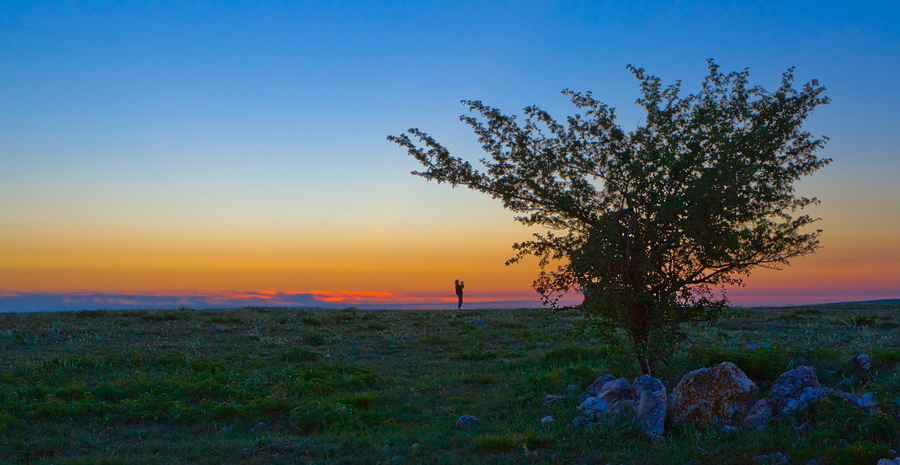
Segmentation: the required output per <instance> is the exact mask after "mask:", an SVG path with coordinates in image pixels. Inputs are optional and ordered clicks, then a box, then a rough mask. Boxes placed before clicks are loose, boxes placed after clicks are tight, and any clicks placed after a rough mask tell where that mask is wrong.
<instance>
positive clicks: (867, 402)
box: [856, 392, 879, 414]
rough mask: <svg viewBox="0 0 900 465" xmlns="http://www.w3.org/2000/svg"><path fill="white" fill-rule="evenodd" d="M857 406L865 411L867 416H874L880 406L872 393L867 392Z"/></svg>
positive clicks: (857, 402)
mask: <svg viewBox="0 0 900 465" xmlns="http://www.w3.org/2000/svg"><path fill="white" fill-rule="evenodd" d="M856 405H858V406H860V408H863V409H865V410H866V413H867V414H872V413H873V412H874V411H875V409H877V408H878V405H879V404H878V400H877V399H875V396H874V395H873V394H872V393H871V392H867V393H865V394H863V396H862V397H860V398H859V399H858V400H857V401H856Z"/></svg>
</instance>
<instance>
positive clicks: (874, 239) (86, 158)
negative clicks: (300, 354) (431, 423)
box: [0, 1, 900, 311]
mask: <svg viewBox="0 0 900 465" xmlns="http://www.w3.org/2000/svg"><path fill="white" fill-rule="evenodd" d="M897 18H900V4H898V3H897V2H891V1H884V2H867V1H861V2H829V1H816V2H811V1H809V2H806V1H796V2H782V1H778V2H775V1H770V2H766V1H762V2H761V1H753V2H693V1H681V2H677V1H676V2H614V1H598V2H574V1H573V2H526V1H521V2H502V1H498V2H398V1H378V2H351V1H346V2H340V1H335V2H310V1H306V2H293V1H283V2H282V1H280V2H271V3H270V2H255V1H248V2H221V1H213V2H177V1H166V2H154V1H147V2H121V3H120V2H102V1H92V2H80V1H67V2H40V1H28V2H16V1H6V2H4V3H3V6H2V7H0V311H3V310H5V311H10V310H13V311H15V310H60V309H80V308H147V307H153V306H159V307H163V306H177V305H187V306H194V307H203V306H236V305H237V306H239V305H263V304H266V305H345V306H346V305H361V306H366V305H368V306H372V307H378V306H380V307H391V308H401V307H403V308H413V307H416V306H420V307H422V308H425V307H429V308H443V307H448V308H449V307H453V306H454V305H455V300H456V299H455V295H454V293H453V280H454V279H463V280H464V281H465V282H466V291H465V292H466V299H467V301H468V302H470V304H469V305H473V306H492V305H496V306H536V305H537V302H538V299H537V297H538V296H537V294H536V293H535V291H534V290H533V289H532V288H531V283H532V281H533V280H534V278H535V277H536V276H537V274H538V272H539V268H538V265H537V261H536V260H531V261H525V262H524V263H522V264H518V265H512V266H505V265H504V262H505V261H506V259H508V258H510V257H511V256H512V255H513V250H512V249H511V245H512V244H513V243H514V242H516V241H521V240H524V239H527V238H528V237H529V235H530V233H531V231H530V230H529V229H528V228H526V227H524V226H522V225H520V224H518V223H515V222H514V221H513V219H512V218H513V214H512V213H511V212H509V211H506V210H504V209H503V208H502V205H501V204H500V203H499V202H498V201H494V200H492V199H490V198H489V197H487V196H484V195H482V194H478V193H476V192H473V191H469V190H465V189H461V188H458V189H452V188H450V187H449V186H448V185H446V184H441V185H438V184H436V183H429V182H426V181H425V180H424V179H421V178H418V177H414V176H411V175H410V172H411V171H413V170H416V169H417V164H416V162H415V160H413V159H412V158H411V157H409V156H408V155H407V154H406V152H405V151H404V150H403V149H401V148H400V147H397V146H396V145H393V144H391V143H389V142H388V141H386V136H387V135H391V134H392V135H399V134H400V133H402V132H403V131H405V130H406V129H408V128H411V127H417V128H421V129H422V130H424V131H426V132H428V133H429V134H431V135H433V136H434V137H435V138H436V139H437V140H438V141H440V142H441V143H442V144H444V145H445V146H446V147H448V148H449V149H450V150H451V153H453V154H454V155H457V156H461V157H463V158H466V159H469V160H473V161H474V160H478V159H480V158H482V157H483V156H484V155H483V153H482V152H481V151H480V147H479V145H478V142H477V138H476V136H474V135H473V134H472V133H471V131H470V130H469V129H467V128H468V127H467V126H466V125H465V124H463V123H461V122H460V121H459V116H460V115H461V114H463V113H465V108H464V107H463V106H462V105H460V103H459V101H460V100H462V99H474V100H482V101H484V102H486V103H487V104H489V105H491V106H494V107H498V108H501V109H502V110H504V112H506V113H507V114H521V109H522V108H524V107H526V106H528V105H539V106H541V107H542V108H544V109H546V110H548V111H549V112H550V113H551V114H553V115H554V116H556V117H557V118H560V119H561V118H564V117H565V116H566V115H569V114H572V113H574V111H575V110H574V108H572V107H571V105H570V104H569V103H568V101H567V100H566V98H565V97H564V96H563V95H561V94H560V91H561V90H562V89H565V88H570V89H573V90H579V91H584V90H590V91H592V92H593V93H594V96H595V97H596V98H597V99H599V100H601V101H603V102H605V103H607V104H609V105H611V106H614V107H616V109H617V113H618V115H619V123H620V124H621V125H622V127H623V128H624V129H625V130H626V131H627V130H631V129H634V128H635V127H636V126H637V125H638V124H640V122H641V121H642V120H641V118H642V113H641V111H640V110H639V109H638V108H637V107H636V105H635V100H636V99H637V98H638V96H639V95H638V90H639V88H638V85H637V81H636V80H635V79H634V77H633V76H632V75H631V74H630V73H629V72H628V70H627V69H626V65H629V64H633V65H635V66H638V67H643V68H644V69H646V70H647V72H648V73H649V74H652V75H656V76H659V77H660V78H662V80H663V82H664V83H671V82H674V81H675V80H682V81H683V82H684V86H683V88H684V89H685V91H686V92H696V91H697V90H698V89H699V83H700V82H701V81H702V79H703V77H704V76H705V75H706V73H707V67H706V60H707V59H708V58H713V59H715V60H716V62H717V63H718V64H719V65H721V66H722V70H723V71H732V70H742V69H744V68H749V70H750V82H751V83H752V84H759V85H762V86H763V87H766V88H768V89H773V88H776V87H777V86H778V83H779V82H780V78H781V74H782V73H783V72H784V71H785V70H787V69H788V68H789V67H796V70H795V76H796V78H797V82H799V83H804V82H807V81H809V80H810V79H818V80H819V82H820V83H821V84H823V85H824V86H825V87H826V88H827V89H828V90H827V91H826V95H827V96H828V97H829V98H831V100H832V102H831V104H830V105H828V106H825V107H820V108H818V109H817V110H816V111H815V113H814V114H813V115H812V116H811V118H810V119H809V120H808V121H807V123H806V124H805V126H804V129H805V130H808V131H810V132H811V133H812V134H814V135H816V136H821V135H825V136H828V137H829V138H830V141H829V143H828V145H827V146H826V148H825V149H824V150H822V151H820V152H819V153H818V155H819V156H822V157H830V158H832V159H833V160H834V161H833V163H831V164H830V165H828V166H826V167H825V168H823V169H822V170H820V171H819V172H817V173H815V174H814V175H813V176H812V177H809V178H805V179H803V180H802V181H800V182H799V183H798V184H797V187H798V193H799V194H801V195H807V196H816V197H818V198H819V199H820V200H821V204H820V205H818V206H815V207H811V208H810V209H809V210H808V212H809V213H810V214H812V215H813V216H815V217H820V218H821V221H820V222H819V223H817V225H818V227H819V228H821V229H823V230H824V234H823V236H822V240H821V244H822V246H823V247H822V249H820V250H819V251H818V252H817V253H815V254H813V255H809V256H806V257H802V258H800V259H797V260H795V261H793V262H792V264H791V266H790V267H786V268H784V269H783V270H780V271H772V270H761V271H758V272H754V273H753V274H752V275H751V276H750V277H749V278H748V279H747V280H746V281H747V286H746V287H744V288H735V289H731V290H730V291H729V294H728V295H729V298H730V300H731V301H732V302H733V303H735V304H738V305H747V306H754V305H791V304H808V303H821V302H840V301H852V300H870V299H884V298H896V297H900V183H898V182H897V179H898V175H900V157H898V155H900V153H898V147H900V90H898V85H897V76H898V75H900V21H897ZM576 297H577V296H575V297H573V299H576ZM576 300H577V299H576Z"/></svg>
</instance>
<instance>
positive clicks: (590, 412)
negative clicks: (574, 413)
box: [578, 397, 609, 417]
mask: <svg viewBox="0 0 900 465" xmlns="http://www.w3.org/2000/svg"><path fill="white" fill-rule="evenodd" d="M578 410H581V411H582V413H584V414H585V415H587V416H589V417H599V416H604V415H606V414H607V413H608V411H609V402H607V401H605V400H603V399H601V398H599V397H588V398H587V400H585V401H584V402H582V404H581V405H579V406H578Z"/></svg>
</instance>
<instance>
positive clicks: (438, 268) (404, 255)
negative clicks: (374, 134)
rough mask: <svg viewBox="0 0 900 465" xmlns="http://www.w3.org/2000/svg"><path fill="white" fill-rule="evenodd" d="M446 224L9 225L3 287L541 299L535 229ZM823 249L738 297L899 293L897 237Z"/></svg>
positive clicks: (857, 239) (1, 234)
mask: <svg viewBox="0 0 900 465" xmlns="http://www.w3.org/2000/svg"><path fill="white" fill-rule="evenodd" d="M13 226H15V225H13ZM439 229H440V228H433V229H432V230H428V229H425V228H419V229H413V228H407V229H394V230H386V231H380V232H378V231H375V232H370V233H369V234H366V235H362V236H361V237H356V236H352V235H349V234H339V233H334V232H330V231H322V232H319V233H316V234H307V235H303V236H299V237H297V236H294V235H292V234H290V233H289V231H278V230H275V231H271V230H270V231H266V232H259V231H252V232H248V231H232V232H230V233H223V232H221V231H194V232H192V233H185V234H175V232H170V233H169V234H163V233H161V232H158V231H157V232H156V233H155V234H149V233H143V234H142V233H139V232H135V231H111V232H103V231H101V232H97V231H84V230H80V231H79V230H77V229H74V230H73V229H65V230H64V229H61V228H60V229H50V228H46V229H41V230H39V231H35V230H34V229H32V228H15V227H12V228H5V230H3V231H0V283H2V284H0V285H2V289H0V291H4V290H5V291H14V292H34V291H37V292H122V293H127V292H132V293H140V294H153V293H191V294H193V295H198V293H202V295H219V294H229V295H230V296H231V297H233V298H238V299H240V298H247V299H252V298H260V299H265V300H271V301H275V300H277V299H278V296H279V295H282V294H283V295H289V294H309V295H311V296H313V297H314V298H315V299H316V300H318V301H322V302H368V301H378V302H389V301H392V300H393V301H396V302H407V301H411V299H412V300H414V299H419V300H423V301H424V300H429V301H431V300H434V301H447V302H450V301H455V300H456V298H455V294H454V292H453V281H454V279H463V280H465V281H466V284H467V288H466V299H467V301H471V302H475V301H484V302H489V301H490V300H491V299H494V300H496V299H499V298H509V299H511V300H512V299H534V300H536V299H537V294H536V293H535V291H534V290H533V289H532V287H531V285H532V282H533V280H534V279H535V278H536V277H537V275H538V273H539V271H540V270H539V268H538V267H537V266H536V260H526V261H524V263H522V264H518V265H512V266H505V265H504V262H505V261H506V260H507V259H508V258H510V257H511V256H512V255H513V251H512V249H511V245H512V244H513V243H514V242H517V241H521V240H523V239H526V238H527V237H528V236H529V234H530V231H529V230H528V229H527V228H524V227H521V226H520V225H518V224H516V223H512V222H509V221H508V219H503V218H501V219H499V220H498V221H496V222H495V223H494V224H487V225H485V227H484V229H483V230H479V231H478V232H477V233H473V232H472V231H470V229H471V227H470V226H466V225H462V226H455V227H452V228H445V230H439ZM823 245H824V246H825V247H824V248H823V249H821V250H820V251H818V252H817V253H814V254H811V255H808V256H806V257H800V258H798V259H796V260H794V261H793V263H792V266H790V267H785V268H784V269H783V270H781V271H772V270H765V269H757V270H755V271H754V272H753V273H752V275H751V276H750V277H749V278H747V279H746V282H747V283H748V286H747V287H745V288H736V289H732V290H731V291H730V292H729V295H730V296H744V295H757V294H767V293H769V294H784V293H789V292H792V293H798V294H804V293H805V294H816V293H822V294H828V293H835V292H837V293H841V292H843V293H845V294H850V293H859V294H865V293H871V294H879V293H880V294H891V293H894V294H898V293H900V292H898V291H900V288H898V283H900V243H898V242H897V241H891V240H890V237H884V238H880V239H877V240H873V239H872V238H871V237H861V236H833V235H826V236H825V237H824V238H823ZM252 289H266V290H264V291H252ZM345 289H357V290H356V291H345ZM498 296H503V297H498Z"/></svg>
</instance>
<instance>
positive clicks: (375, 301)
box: [0, 290, 540, 312]
mask: <svg viewBox="0 0 900 465" xmlns="http://www.w3.org/2000/svg"><path fill="white" fill-rule="evenodd" d="M451 300H452V302H453V303H454V306H455V302H456V298H453V299H448V298H445V297H444V296H426V295H415V296H405V295H402V294H398V293H392V292H352V291H347V292H323V291H307V292H293V291H261V292H252V291H251V292H218V293H206V294H186V293H185V294H177V295H175V294H168V295H165V294H125V293H99V292H69V293H53V292H16V291H2V290H0V312H39V311H66V310H137V309H171V308H179V307H191V308H237V307H250V306H266V307H343V306H347V305H348V304H351V305H354V306H360V307H363V308H423V309H430V308H445V307H447V304H446V303H445V302H447V301H451ZM466 302H468V303H480V304H483V305H486V306H499V307H524V306H528V307H537V306H540V303H539V301H538V300H537V299H526V298H517V297H512V298H506V299H505V300H504V299H498V298H483V297H482V298H479V297H473V298H467V299H466ZM447 308H449V307H447Z"/></svg>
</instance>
